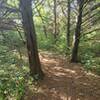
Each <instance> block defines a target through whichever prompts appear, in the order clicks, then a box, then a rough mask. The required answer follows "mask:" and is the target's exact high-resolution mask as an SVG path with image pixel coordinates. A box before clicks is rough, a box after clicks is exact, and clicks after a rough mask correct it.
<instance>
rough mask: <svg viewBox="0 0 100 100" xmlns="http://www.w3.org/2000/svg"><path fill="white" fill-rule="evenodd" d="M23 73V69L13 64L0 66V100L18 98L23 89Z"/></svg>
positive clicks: (18, 99)
mask: <svg viewBox="0 0 100 100" xmlns="http://www.w3.org/2000/svg"><path fill="white" fill-rule="evenodd" d="M25 73H26V71H25V69H22V68H18V67H16V66H15V65H10V66H9V65H7V64H6V65H2V66H0V100H6V99H7V100H11V99H16V100H20V97H21V96H22V95H23V93H24V89H25V80H24V75H25Z"/></svg>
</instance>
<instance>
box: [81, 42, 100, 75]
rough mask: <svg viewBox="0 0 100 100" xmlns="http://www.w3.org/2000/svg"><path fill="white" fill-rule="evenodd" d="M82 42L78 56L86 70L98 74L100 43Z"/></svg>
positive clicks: (99, 68)
mask: <svg viewBox="0 0 100 100" xmlns="http://www.w3.org/2000/svg"><path fill="white" fill-rule="evenodd" d="M92 42H93V41H91V43H90V42H83V43H82V44H81V45H82V46H80V53H79V56H80V58H81V63H82V64H83V65H84V68H85V69H86V70H87V71H92V72H94V73H96V74H98V75H100V54H99V51H100V45H99V43H98V42H95V43H92Z"/></svg>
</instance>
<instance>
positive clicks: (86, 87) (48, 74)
mask: <svg viewBox="0 0 100 100" xmlns="http://www.w3.org/2000/svg"><path fill="white" fill-rule="evenodd" d="M40 59H41V62H42V65H43V66H42V69H43V71H44V73H45V77H44V80H42V81H41V82H40V83H39V85H38V86H37V90H36V91H37V92H34V87H32V86H31V87H27V89H26V91H25V95H24V100H100V77H99V76H97V75H95V74H92V73H87V72H86V71H85V70H84V68H83V67H82V65H81V64H74V63H70V62H69V61H67V60H66V59H65V58H64V57H61V56H56V55H52V54H48V53H42V54H40Z"/></svg>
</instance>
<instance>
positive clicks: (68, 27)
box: [67, 0, 70, 47]
mask: <svg viewBox="0 0 100 100" xmlns="http://www.w3.org/2000/svg"><path fill="white" fill-rule="evenodd" d="M67 46H68V47H70V0H68V21H67Z"/></svg>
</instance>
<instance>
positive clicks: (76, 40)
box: [71, 0, 84, 62]
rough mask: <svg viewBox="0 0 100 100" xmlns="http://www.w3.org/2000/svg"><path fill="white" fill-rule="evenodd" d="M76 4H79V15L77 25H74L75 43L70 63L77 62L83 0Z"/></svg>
mask: <svg viewBox="0 0 100 100" xmlns="http://www.w3.org/2000/svg"><path fill="white" fill-rule="evenodd" d="M78 4H79V15H78V17H77V24H76V30H75V42H74V47H73V50H72V59H71V62H78V47H79V42H80V33H81V24H82V12H83V6H84V0H80V1H79V2H78Z"/></svg>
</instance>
